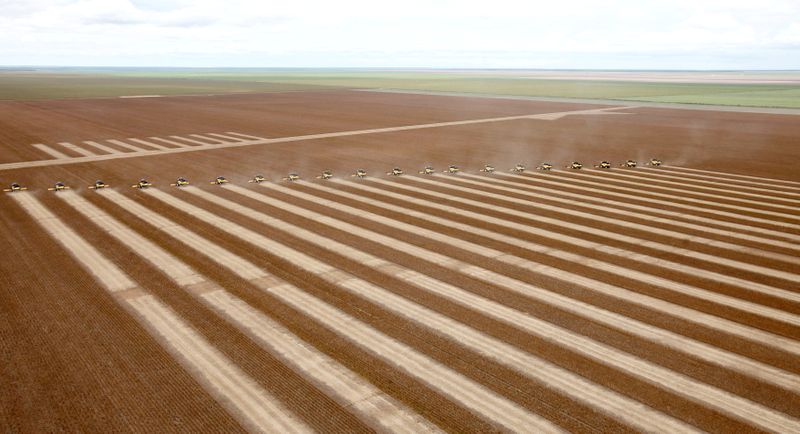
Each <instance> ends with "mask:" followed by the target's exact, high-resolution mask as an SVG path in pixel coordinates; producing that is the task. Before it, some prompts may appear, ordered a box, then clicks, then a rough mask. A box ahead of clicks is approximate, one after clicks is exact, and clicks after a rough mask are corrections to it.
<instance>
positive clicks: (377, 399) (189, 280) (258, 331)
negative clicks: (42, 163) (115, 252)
mask: <svg viewBox="0 0 800 434" xmlns="http://www.w3.org/2000/svg"><path fill="white" fill-rule="evenodd" d="M59 197H60V198H62V199H63V200H64V201H66V202H67V203H69V204H70V205H71V206H72V207H74V208H75V209H76V210H78V211H79V212H81V213H82V214H84V215H85V216H87V217H88V218H89V219H90V220H92V221H93V222H94V223H95V224H96V225H97V226H99V227H100V228H102V229H105V230H106V231H107V232H108V233H109V234H111V235H112V236H114V237H115V238H117V239H118V240H120V241H121V242H122V243H123V244H125V245H126V246H128V248H130V249H131V250H132V251H134V252H138V253H140V254H141V255H142V257H143V258H145V259H146V260H147V261H148V262H150V263H151V264H153V265H154V266H156V267H157V268H159V269H161V270H162V271H164V273H165V274H166V275H167V276H169V277H170V279H172V280H173V281H174V282H175V283H176V284H178V285H179V286H182V287H190V286H191V285H195V284H202V285H203V286H204V289H206V292H205V293H204V294H202V295H201V297H202V298H203V299H204V301H205V302H206V303H207V304H209V305H210V306H211V307H212V308H214V309H215V310H216V311H217V312H219V313H221V315H222V316H223V317H227V318H229V320H230V321H231V322H232V323H234V325H236V326H238V327H239V328H241V329H242V330H246V331H249V332H250V333H252V335H253V336H255V337H256V339H257V340H258V341H259V342H260V343H261V344H262V346H264V347H266V348H267V349H268V351H270V352H271V353H273V354H277V355H278V356H279V357H281V358H282V360H283V361H284V363H287V364H289V365H292V366H294V368H295V370H296V371H299V372H300V373H301V374H305V375H307V376H309V377H311V379H312V380H313V381H316V382H317V383H318V384H319V385H322V386H324V387H325V389H326V391H327V392H328V393H329V394H331V395H333V396H335V397H339V398H340V399H341V400H343V401H344V403H345V404H346V405H347V406H350V407H352V408H354V409H355V410H356V411H358V412H360V413H363V415H364V416H366V418H367V419H369V420H371V421H373V424H377V425H378V426H380V424H381V423H384V424H389V426H387V428H389V427H391V426H392V425H396V426H397V427H398V428H403V429H405V430H406V432H409V433H411V432H419V431H420V430H424V431H434V430H435V429H434V428H433V427H432V426H431V425H430V424H429V423H427V422H426V421H424V419H422V418H421V417H419V416H414V414H413V413H412V412H411V411H410V410H409V409H408V408H405V407H404V406H403V405H401V404H398V403H397V402H395V401H394V400H393V399H392V398H391V397H388V396H386V395H385V394H383V393H382V392H381V391H380V389H378V388H376V387H374V386H373V385H371V384H370V383H368V382H367V381H365V380H363V379H362V378H360V377H359V376H358V375H356V374H355V373H353V372H351V371H349V370H348V369H346V368H345V367H343V366H342V365H340V364H339V363H337V362H336V361H335V360H333V359H331V358H330V357H328V356H326V355H324V354H323V353H320V352H319V351H317V350H316V349H314V348H313V347H310V346H309V345H308V344H306V343H304V342H303V341H302V340H300V339H299V338H298V337H297V336H295V335H293V334H291V332H289V331H288V330H286V329H285V328H283V326H281V325H279V324H278V323H276V322H274V321H272V320H271V319H269V318H267V317H266V316H265V315H263V314H262V313H260V312H258V311H257V310H256V309H253V308H252V307H250V306H249V305H248V304H247V303H245V302H244V301H242V300H240V299H238V298H236V297H234V296H233V295H231V294H229V293H227V292H225V291H224V290H223V289H222V288H220V287H219V286H218V285H216V284H214V283H212V282H208V281H206V279H205V277H203V276H201V275H199V274H197V272H196V271H195V270H193V269H191V268H190V267H189V266H188V265H187V264H186V263H184V262H183V261H181V260H179V259H178V258H176V257H175V256H173V255H171V254H170V253H169V252H167V251H166V250H164V249H162V248H161V247H159V246H157V245H155V244H154V243H152V242H151V241H149V240H147V239H146V238H144V237H142V236H141V235H139V234H138V233H136V232H135V231H133V230H131V229H130V228H128V227H127V226H125V225H124V224H122V223H121V222H120V221H118V220H116V219H114V218H113V217H111V216H110V215H108V214H107V213H105V212H104V211H102V210H100V209H99V208H97V207H96V206H94V205H93V204H91V203H89V202H88V201H86V200H85V199H83V198H82V197H80V196H78V195H77V194H75V193H71V192H70V193H68V194H64V195H59ZM166 230H168V229H166ZM209 289H211V290H212V291H211V292H208V290H209ZM190 292H191V290H190ZM384 418H385V419H384ZM376 428H377V427H376Z"/></svg>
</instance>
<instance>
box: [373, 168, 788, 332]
mask: <svg viewBox="0 0 800 434" xmlns="http://www.w3.org/2000/svg"><path fill="white" fill-rule="evenodd" d="M409 179H411V180H413V181H417V182H420V183H425V184H430V185H436V186H440V187H445V188H451V189H454V190H456V191H465V192H473V191H474V192H476V194H479V195H481V196H486V197H493V196H499V195H494V194H492V193H486V192H484V191H482V190H474V189H470V188H464V187H458V186H453V185H452V184H447V183H443V182H438V181H431V180H428V179H423V178H418V177H411V178H409ZM372 181H373V182H377V183H382V184H384V185H391V186H398V187H399V188H402V189H405V190H409V191H415V192H419V193H423V194H427V195H431V196H435V197H441V198H444V199H447V200H452V201H455V202H459V203H464V204H467V205H473V206H480V207H486V204H485V203H482V202H478V201H474V200H471V199H465V198H462V197H458V196H452V195H447V194H443V193H439V192H436V191H431V190H425V189H422V188H418V187H413V186H410V185H405V184H401V183H397V182H389V181H385V180H382V179H373V180H372ZM500 198H501V199H502V197H500ZM504 200H507V201H510V202H517V203H522V204H529V202H526V201H524V200H518V199H517V200H515V198H508V199H504ZM537 206H541V205H539V204H537ZM440 208H445V207H440ZM491 209H492V210H493V211H498V212H501V213H504V214H509V215H513V216H518V217H522V218H525V219H528V220H533V221H537V222H541V223H545V224H552V225H556V226H561V227H564V228H567V229H574V230H578V231H582V232H587V233H590V234H594V235H598V236H602V237H606V238H612V239H618V240H623V241H625V242H628V243H632V244H638V245H642V246H646V247H650V248H653V249H656V250H661V251H664V252H668V253H675V254H679V255H682V256H686V257H687V258H694V259H699V260H703V261H707V262H711V263H717V264H721V265H726V266H729V267H733V268H738V269H744V270H748V271H752V272H755V273H760V274H764V275H767V276H778V275H780V277H781V278H783V279H786V280H791V281H800V276H798V275H796V274H793V273H786V272H781V271H777V270H773V269H771V268H765V267H759V266H756V265H752V264H748V263H745V262H740V261H734V260H730V259H725V258H720V257H716V256H712V255H707V254H704V253H699V252H694V251H690V250H687V249H682V248H679V247H672V246H668V245H665V244H661V243H656V242H653V241H644V240H639V239H638V238H633V237H629V236H627V235H622V234H618V233H616V232H610V231H606V230H602V229H595V228H592V227H589V226H584V225H578V224H574V223H569V222H566V221H563V220H559V219H555V218H550V217H543V216H539V215H536V214H533V213H528V212H523V211H518V210H516V209H512V208H506V207H502V206H496V205H492V208H491ZM484 219H485V217H484ZM506 226H507V225H506ZM520 226H522V227H525V228H526V229H524V230H525V231H526V232H531V233H533V232H537V235H538V234H540V233H542V232H544V233H547V235H546V236H547V237H548V238H553V239H558V240H561V241H564V242H568V243H570V244H574V245H577V246H582V247H589V248H593V249H595V250H598V251H601V252H604V253H608V254H612V255H615V256H621V257H624V258H628V259H632V260H635V261H638V262H645V263H647V264H651V265H656V266H659V267H663V268H668V269H671V270H675V271H680V272H684V273H687V274H690V275H693V276H700V277H704V278H706V279H711V280H716V281H718V282H722V283H726V284H730V285H736V286H739V287H741V288H744V289H747V290H751V291H755V292H761V293H763V294H768V295H771V296H773V297H779V298H784V299H787V300H792V301H800V293H796V292H794V291H788V290H784V289H780V288H775V287H773V286H770V285H764V284H761V283H758V282H754V281H752V280H748V279H740V278H737V277H732V276H728V275H725V274H722V273H717V272H713V271H709V270H705V269H702V268H697V267H693V266H691V265H685V264H681V263H678V262H674V261H669V260H666V259H661V258H657V257H654V256H650V255H645V254H641V253H636V252H632V251H630V250H626V249H621V248H617V247H611V246H607V245H604V244H600V243H596V242H593V241H589V240H584V239H581V238H576V237H571V236H567V235H562V234H557V233H554V232H551V231H537V230H535V229H534V228H532V227H530V226H525V225H520ZM759 269H763V271H760V272H759V271H756V270H759ZM784 275H788V276H784ZM792 317H793V318H794V317H795V316H794V315H792ZM798 319H799V320H800V318H798ZM792 322H794V320H792Z"/></svg>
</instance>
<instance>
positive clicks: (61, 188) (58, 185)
mask: <svg viewBox="0 0 800 434" xmlns="http://www.w3.org/2000/svg"><path fill="white" fill-rule="evenodd" d="M69 189H70V188H69V187H68V186H67V185H66V184H64V183H63V182H61V181H58V182H56V184H55V185H54V186H52V187H50V188H48V189H47V191H64V190H69Z"/></svg>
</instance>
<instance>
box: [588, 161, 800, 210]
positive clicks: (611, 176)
mask: <svg viewBox="0 0 800 434" xmlns="http://www.w3.org/2000/svg"><path fill="white" fill-rule="evenodd" d="M587 172H588V173H592V174H600V173H602V174H603V175H599V176H605V175H608V180H609V181H614V182H623V181H622V180H620V179H619V178H626V179H633V180H634V181H635V182H637V183H640V182H654V183H661V184H669V185H677V186H680V187H689V188H691V189H698V190H706V191H714V192H722V193H725V194H724V195H719V194H710V193H700V192H697V191H692V190H686V189H680V188H676V189H670V190H671V191H683V192H685V193H690V194H702V195H704V196H706V195H707V196H710V197H719V198H721V199H728V200H737V201H742V200H744V199H742V198H739V197H735V196H730V195H733V194H738V195H740V196H748V197H758V198H761V199H765V200H770V201H780V202H788V203H795V204H800V200H797V199H791V198H788V197H778V196H770V195H769V194H771V193H775V191H770V192H768V194H764V193H750V192H745V191H738V189H737V188H735V187H731V186H729V187H728V188H719V187H706V186H702V185H697V184H693V183H689V182H677V181H665V180H661V179H653V178H649V177H647V176H646V175H641V174H638V175H632V174H630V173H622V172H620V171H618V170H615V171H610V170H609V171H601V170H600V169H597V170H592V169H589V170H587ZM631 182H633V181H631ZM649 186H650V187H652V188H661V189H665V188H667V187H664V186H662V185H659V184H649ZM788 194H792V193H788ZM747 202H748V203H751V202H752V203H757V204H761V205H764V206H771V207H776V208H788V209H797V205H782V204H776V203H772V202H764V201H750V200H747Z"/></svg>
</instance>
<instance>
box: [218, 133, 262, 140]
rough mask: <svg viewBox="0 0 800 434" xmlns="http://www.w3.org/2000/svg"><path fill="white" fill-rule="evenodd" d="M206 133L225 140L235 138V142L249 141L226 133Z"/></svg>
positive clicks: (259, 138)
mask: <svg viewBox="0 0 800 434" xmlns="http://www.w3.org/2000/svg"><path fill="white" fill-rule="evenodd" d="M206 135H207V136H214V137H220V138H223V139H225V140H229V141H230V140H233V141H235V142H246V141H247V139H242V138H239V137H233V136H226V135H224V134H217V133H206ZM253 139H256V140H266V139H264V138H261V137H253Z"/></svg>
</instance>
